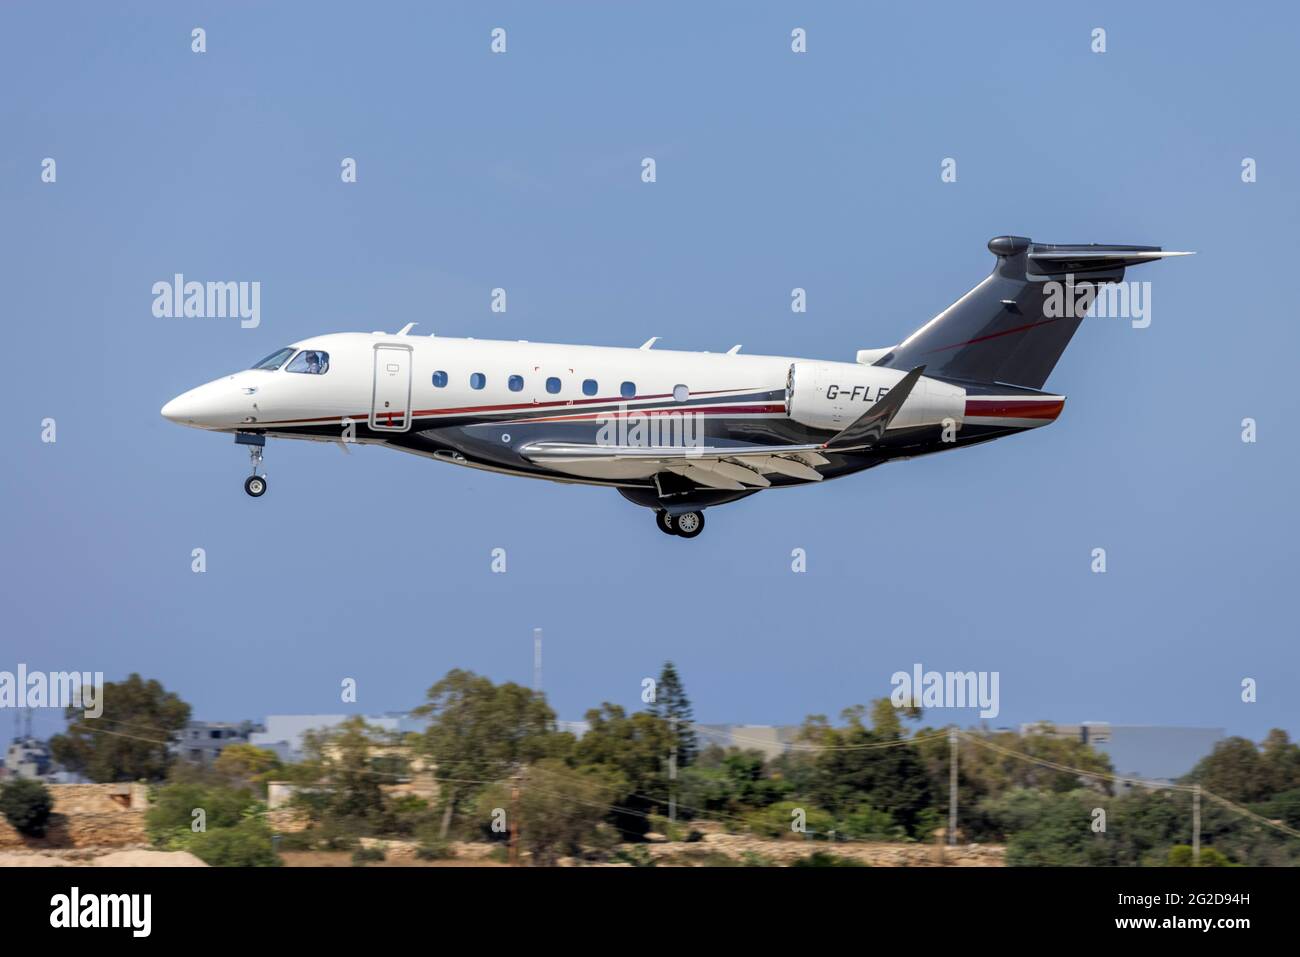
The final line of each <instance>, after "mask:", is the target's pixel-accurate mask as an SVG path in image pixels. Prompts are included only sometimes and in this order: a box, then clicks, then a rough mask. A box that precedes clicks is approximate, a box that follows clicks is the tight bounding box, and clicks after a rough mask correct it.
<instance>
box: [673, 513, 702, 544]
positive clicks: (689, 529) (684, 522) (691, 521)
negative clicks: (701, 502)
mask: <svg viewBox="0 0 1300 957" xmlns="http://www.w3.org/2000/svg"><path fill="white" fill-rule="evenodd" d="M673 527H674V529H676V531H677V534H678V535H680V536H681V537H682V538H694V537H695V536H696V535H698V534H700V532H702V531H704V513H703V512H682V514H680V515H678V516H677V517H676V518H675V519H673Z"/></svg>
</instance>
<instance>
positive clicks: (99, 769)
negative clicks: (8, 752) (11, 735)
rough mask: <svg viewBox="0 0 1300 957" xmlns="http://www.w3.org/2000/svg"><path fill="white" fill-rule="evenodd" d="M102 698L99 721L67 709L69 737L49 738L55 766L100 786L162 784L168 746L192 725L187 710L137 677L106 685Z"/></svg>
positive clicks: (159, 688) (169, 694)
mask: <svg viewBox="0 0 1300 957" xmlns="http://www.w3.org/2000/svg"><path fill="white" fill-rule="evenodd" d="M103 697H104V700H103V714H102V715H101V716H100V717H98V718H87V717H85V714H84V712H83V711H82V710H81V709H79V708H75V707H69V708H68V709H67V711H66V712H65V717H66V718H67V719H68V730H67V733H65V734H56V735H55V736H54V737H52V738H50V754H51V755H52V756H53V758H54V760H55V761H57V762H59V763H60V764H61V765H63V766H64V767H65V768H67V769H68V770H70V771H77V772H80V773H81V774H84V775H85V776H86V777H88V778H90V779H91V780H92V781H96V782H101V783H103V782H112V781H140V780H144V781H161V780H162V779H163V778H164V777H166V775H167V768H168V766H169V765H170V764H171V762H172V756H171V754H170V753H169V751H168V745H169V744H170V742H171V738H172V735H174V734H175V733H176V732H177V731H179V730H181V729H182V728H183V727H185V725H186V723H187V722H188V721H189V720H190V706H189V705H188V704H186V703H185V702H184V701H182V700H181V699H180V698H179V697H177V695H176V694H174V693H173V692H170V691H167V690H165V689H164V688H163V686H162V685H161V684H159V683H158V682H157V681H145V680H144V679H143V678H141V677H140V676H139V675H138V674H131V675H130V676H129V677H128V678H127V679H126V681H121V682H113V681H109V682H106V683H105V684H104V690H103Z"/></svg>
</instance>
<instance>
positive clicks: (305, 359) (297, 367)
mask: <svg viewBox="0 0 1300 957" xmlns="http://www.w3.org/2000/svg"><path fill="white" fill-rule="evenodd" d="M285 371H286V372H305V373H307V374H308V375H324V374H325V373H326V372H329V371H330V354H329V353H328V352H321V351H320V350H319V349H304V350H303V351H302V352H300V353H298V355H297V356H295V357H294V360H293V361H292V362H290V363H289V368H287V369H286V370H285Z"/></svg>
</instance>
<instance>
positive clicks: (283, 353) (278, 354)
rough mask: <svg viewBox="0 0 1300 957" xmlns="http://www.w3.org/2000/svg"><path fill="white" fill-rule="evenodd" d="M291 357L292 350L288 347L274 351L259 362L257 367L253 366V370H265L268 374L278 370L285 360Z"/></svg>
mask: <svg viewBox="0 0 1300 957" xmlns="http://www.w3.org/2000/svg"><path fill="white" fill-rule="evenodd" d="M291 355H293V349H290V348H288V347H286V348H284V349H276V350H275V351H274V352H272V353H271V354H270V355H269V356H267V357H266V358H265V359H263V360H262V361H261V362H259V363H257V365H255V366H253V368H254V369H265V370H267V371H268V372H274V371H275V370H276V369H278V368H280V366H282V365H284V363H285V360H286V359H288V358H289V357H290V356H291Z"/></svg>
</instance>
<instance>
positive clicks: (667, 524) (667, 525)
mask: <svg viewBox="0 0 1300 957" xmlns="http://www.w3.org/2000/svg"><path fill="white" fill-rule="evenodd" d="M655 524H656V525H658V526H659V531H661V532H663V533H664V534H666V535H676V534H677V529H675V528H673V517H672V516H671V515H669V514H668V513H667V512H661V511H656V512H655Z"/></svg>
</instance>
